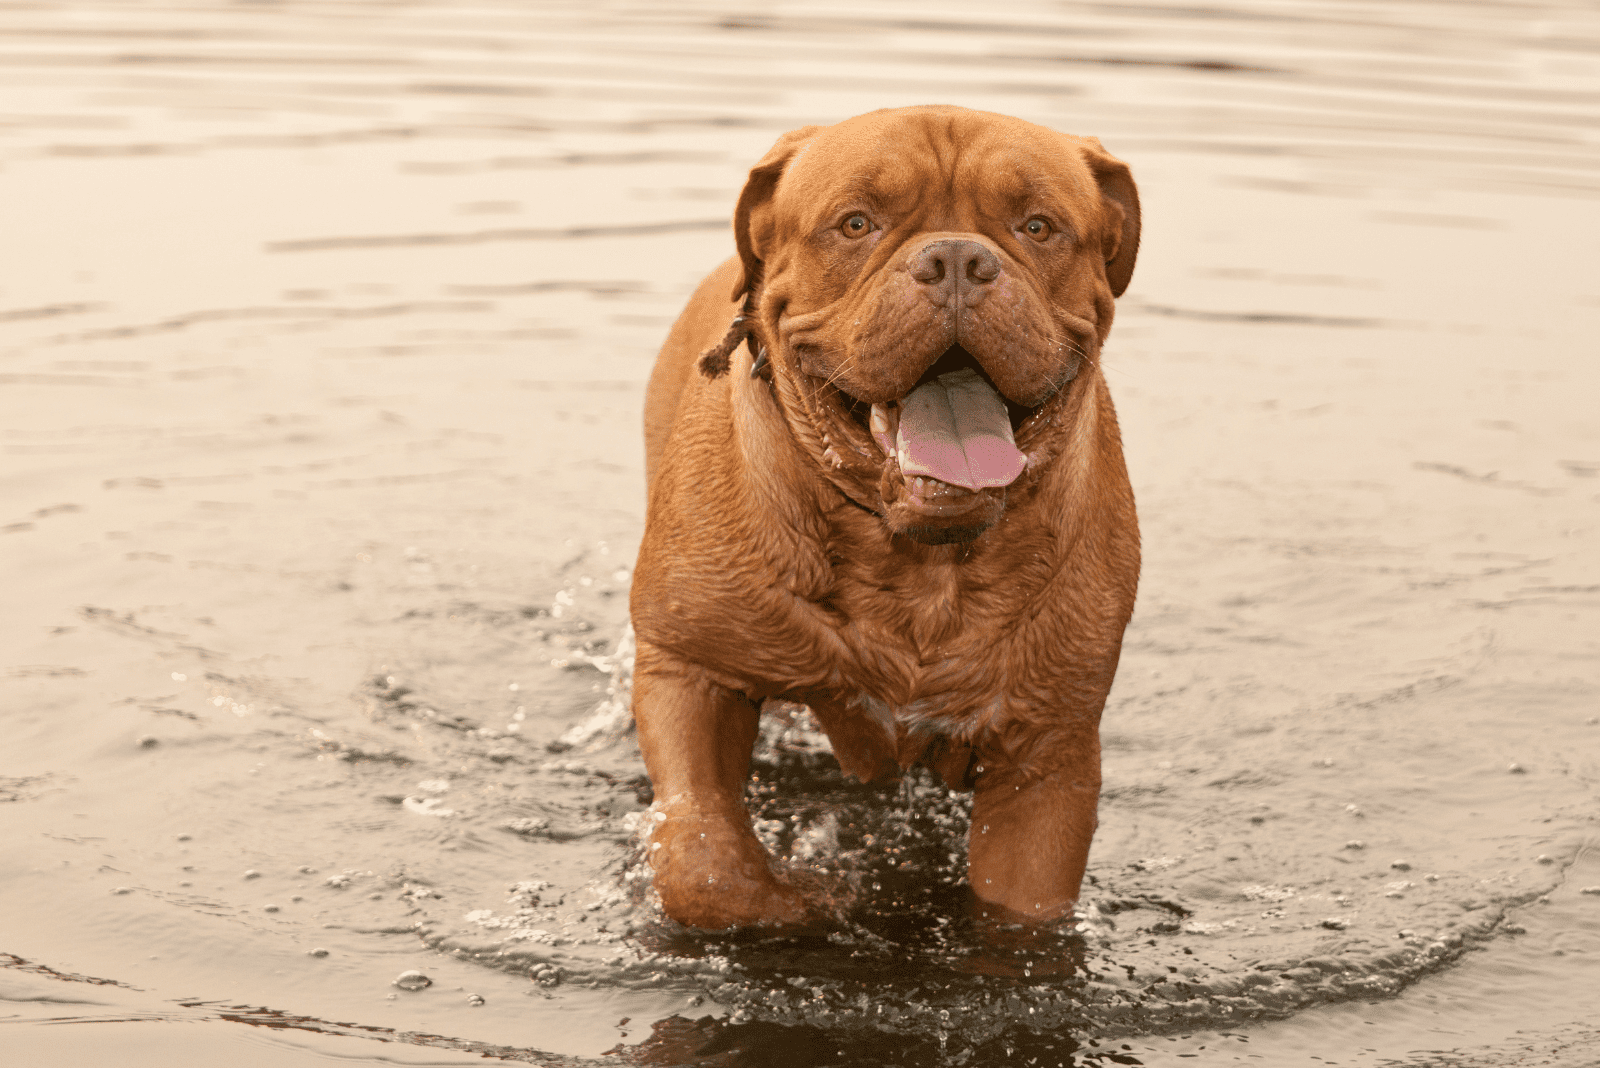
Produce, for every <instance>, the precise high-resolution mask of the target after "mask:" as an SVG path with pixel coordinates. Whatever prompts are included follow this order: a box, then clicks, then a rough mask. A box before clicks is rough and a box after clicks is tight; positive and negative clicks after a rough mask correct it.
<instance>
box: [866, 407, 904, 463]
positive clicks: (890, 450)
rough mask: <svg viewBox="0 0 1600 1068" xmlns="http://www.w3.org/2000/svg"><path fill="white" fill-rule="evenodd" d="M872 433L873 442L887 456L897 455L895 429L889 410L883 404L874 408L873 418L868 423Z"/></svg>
mask: <svg viewBox="0 0 1600 1068" xmlns="http://www.w3.org/2000/svg"><path fill="white" fill-rule="evenodd" d="M867 425H868V427H869V428H870V429H871V431H872V440H873V441H876V442H877V443H878V448H880V449H882V450H883V454H884V455H885V456H894V455H896V454H897V451H898V450H896V448H895V443H894V427H893V426H892V425H891V424H890V422H889V410H888V409H887V408H885V407H884V406H883V405H881V404H874V405H873V406H872V417H871V418H870V419H869V420H868V422H867Z"/></svg>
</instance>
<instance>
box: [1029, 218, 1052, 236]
mask: <svg viewBox="0 0 1600 1068" xmlns="http://www.w3.org/2000/svg"><path fill="white" fill-rule="evenodd" d="M1022 232H1023V233H1025V234H1027V235H1028V236H1029V237H1031V238H1033V239H1034V240H1035V241H1043V240H1044V239H1045V238H1047V237H1049V236H1050V234H1051V233H1052V231H1051V229H1050V223H1049V222H1048V221H1047V220H1045V219H1041V218H1039V217H1037V216H1035V217H1034V218H1032V219H1029V220H1028V221H1027V222H1025V223H1023V224H1022Z"/></svg>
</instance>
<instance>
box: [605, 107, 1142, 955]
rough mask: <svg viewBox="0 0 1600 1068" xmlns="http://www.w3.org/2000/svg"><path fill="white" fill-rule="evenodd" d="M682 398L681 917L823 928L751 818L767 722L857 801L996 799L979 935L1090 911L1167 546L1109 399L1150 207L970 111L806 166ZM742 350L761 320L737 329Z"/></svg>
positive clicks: (666, 546) (983, 825) (672, 899)
mask: <svg viewBox="0 0 1600 1068" xmlns="http://www.w3.org/2000/svg"><path fill="white" fill-rule="evenodd" d="M734 237H735V241H736V244H737V248H738V256H737V258H735V259H732V260H730V261H728V262H727V263H725V264H723V265H722V266H721V267H719V268H718V269H717V270H716V271H714V272H713V273H712V274H711V276H710V277H708V278H707V279H706V280H705V281H704V282H703V283H702V284H701V285H700V287H699V288H698V289H697V290H696V291H695V294H694V296H693V298H692V299H691V300H690V302H689V305H688V307H687V309H686V310H685V311H684V312H683V314H682V316H681V317H680V318H679V319H678V321H677V323H676V325H674V326H673V328H672V331H671V334H670V335H669V337H668V338H667V341H666V345H665V347H664V348H663V349H662V351H661V355H660V358H659V360H658V362H657V363H656V366H655V370H654V372H653V374H652V376H651V379H650V386H649V393H648V397H647V400H646V408H645V447H646V468H647V475H648V480H649V492H650V502H649V513H648V520H647V523H646V527H645V534H644V539H643V542H642V545H641V548H640V551H639V561H638V567H637V569H636V572H635V575H634V580H633V594H632V605H631V607H632V614H633V622H634V627H635V630H636V634H637V638H638V659H637V665H636V673H635V676H634V690H633V693H634V697H633V708H634V716H635V719H636V721H637V724H638V737H639V743H640V746H641V748H642V750H643V754H644V760H645V765H646V768H647V770H648V771H649V774H650V778H651V780H652V781H653V783H654V786H655V795H656V801H655V811H654V812H653V814H652V815H653V818H654V820H655V821H656V822H655V827H654V831H653V834H652V837H651V840H650V846H649V848H650V860H651V864H652V867H653V869H654V880H655V887H656V889H657V891H658V892H659V893H660V895H661V902H662V905H663V907H664V908H665V910H666V912H667V914H668V915H669V916H671V917H672V918H674V919H676V920H678V921H679V922H681V923H684V924H687V925H691V926H694V927H701V928H712V929H715V928H725V927H729V926H734V925H745V924H773V925H805V924H808V923H811V922H814V921H815V920H817V919H818V918H820V916H821V915H822V912H821V910H820V906H819V905H818V903H817V902H816V901H815V900H813V899H812V898H811V897H810V896H808V895H807V894H805V893H802V892H801V890H799V889H797V887H796V886H795V885H794V884H793V882H791V881H790V880H788V879H786V878H785V877H784V875H783V874H782V872H781V870H780V869H778V868H777V867H775V865H774V863H773V861H772V858H771V857H770V856H769V855H768V853H767V851H766V850H765V849H764V848H763V847H762V845H761V843H760V842H759V841H758V840H757V838H756V836H755V834H754V833H753V832H752V829H751V817H750V814H749V812H748V810H747V809H746V807H745V804H744V800H743V798H744V789H745V784H746V780H747V778H748V775H749V770H750V752H751V747H752V745H753V744H754V741H755V738H756V735H757V720H758V717H759V716H760V714H761V704H762V702H763V701H764V700H766V699H769V698H780V697H781V698H783V699H786V700H791V701H795V702H799V703H802V704H804V705H806V706H808V707H809V708H810V709H811V712H812V713H813V715H814V717H815V718H816V720H817V722H818V723H819V724H820V726H821V727H822V728H823V730H825V731H826V733H827V735H828V738H829V739H830V741H831V742H832V746H833V750H834V754H835V756H836V757H837V759H838V761H839V764H840V765H841V767H842V768H843V769H844V770H845V771H846V772H848V773H850V774H852V775H854V776H856V777H858V778H860V779H862V780H871V779H873V778H876V777H878V776H883V775H891V776H892V775H897V774H899V773H900V772H901V771H902V770H903V769H906V768H908V767H910V766H911V765H912V764H913V763H914V762H918V761H920V762H922V763H923V764H925V765H927V766H929V767H931V768H932V769H934V770H935V771H936V772H937V774H939V775H940V776H941V777H942V779H943V781H944V782H945V783H947V784H948V785H949V786H951V787H952V788H960V789H970V790H972V791H973V800H972V831H971V838H970V842H969V845H970V850H969V854H970V863H969V868H968V875H969V878H970V881H971V886H972V891H973V893H974V894H975V895H976V902H975V907H977V908H979V909H981V910H982V913H983V914H984V915H987V916H990V917H991V922H993V920H994V919H1001V920H1004V921H1007V922H1016V921H1022V922H1025V923H1026V922H1027V921H1033V922H1034V923H1046V922H1049V921H1054V920H1058V919H1061V918H1063V917H1068V916H1070V914H1071V912H1072V910H1073V907H1074V904H1075V902H1076V900H1077V897H1078V891H1079V885H1080V882H1081V881H1082V878H1083V872H1084V866H1085V863H1086V861H1087V857H1088V852H1089V841H1090V838H1091V837H1092V836H1093V834H1094V831H1095V826H1096V806H1097V802H1098V795H1099V791H1100V741H1099V721H1100V713H1101V709H1102V707H1103V705H1104V704H1105V699H1106V691H1107V690H1108V689H1109V688H1110V686H1111V679H1112V676H1113V674H1114V673H1115V671H1116V666H1117V657H1118V655H1119V653H1120V651H1121V646H1122V635H1123V628H1124V627H1125V626H1126V625H1127V622H1128V618H1129V616H1130V614H1131V613H1132V611H1133V601H1134V591H1135V588H1136V586H1137V584H1138V575H1139V533H1138V522H1137V518H1136V516H1135V513H1134V504H1133V494H1132V491H1131V490H1130V488H1129V485H1128V477H1127V472H1126V469H1125V467H1124V464H1123V458H1122V445H1121V438H1120V436H1119V434H1118V430H1117V420H1116V414H1115V412H1114V411H1113V409H1112V405H1111V397H1110V394H1109V393H1108V392H1107V388H1106V381H1105V378H1104V376H1103V375H1102V373H1101V367H1100V350H1101V345H1102V344H1103V343H1104V342H1105V339H1106V334H1107V332H1108V331H1109V330H1110V329H1111V319H1112V315H1113V309H1114V304H1113V299H1112V298H1114V297H1117V296H1120V295H1121V294H1122V292H1123V290H1124V289H1125V288H1126V287H1127V285H1128V279H1129V276H1130V275H1131V274H1132V272H1133V263H1134V257H1135V255H1136V253H1137V251H1138V246H1139V199H1138V194H1137V192H1136V191H1135V188H1134V184H1133V180H1132V179H1131V177H1130V176H1129V173H1128V168H1127V166H1126V165H1124V164H1123V163H1122V162H1120V161H1119V160H1117V159H1115V158H1114V157H1112V156H1111V155H1109V154H1108V153H1107V152H1106V151H1105V150H1104V148H1102V147H1101V145H1100V142H1099V141H1097V140H1095V139H1094V138H1086V137H1073V136H1068V135H1066V134H1061V133H1057V132H1055V131H1053V130H1049V129H1045V128H1043V127H1040V126H1036V125H1033V124H1032V123H1028V122H1024V121H1022V120H1020V119H1015V118H1008V117H1006V116H1002V115H995V114H989V113H985V112H979V111H969V110H967V109H964V108H958V107H943V106H940V107H915V108H904V109H898V110H888V111H876V112H872V113H870V114H867V115H862V116H859V117H857V118H853V119H850V120H848V121H845V122H841V123H839V124H838V125H835V126H825V127H824V126H808V127H805V128H804V129H800V130H795V131H794V132H792V133H789V134H785V135H784V136H783V137H781V138H779V139H778V142H777V144H775V145H774V146H773V147H772V150H771V151H770V152H768V153H767V155H766V156H765V157H763V158H762V160H761V161H760V162H759V163H757V164H756V166H755V168H754V169H753V170H751V171H750V176H749V180H748V182H747V183H746V184H745V187H744V190H743V192H742V193H741V194H740V197H739V201H738V208H737V210H736V212H735V216H734ZM730 324H731V325H730Z"/></svg>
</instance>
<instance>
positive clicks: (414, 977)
mask: <svg viewBox="0 0 1600 1068" xmlns="http://www.w3.org/2000/svg"><path fill="white" fill-rule="evenodd" d="M394 985H395V986H397V987H399V988H400V989H401V990H426V989H428V987H430V986H432V985H433V980H432V979H429V978H428V977H427V976H426V975H423V974H422V973H421V972H419V971H417V970H416V969H415V968H413V969H411V970H410V971H406V972H401V973H400V974H399V975H397V976H395V980H394Z"/></svg>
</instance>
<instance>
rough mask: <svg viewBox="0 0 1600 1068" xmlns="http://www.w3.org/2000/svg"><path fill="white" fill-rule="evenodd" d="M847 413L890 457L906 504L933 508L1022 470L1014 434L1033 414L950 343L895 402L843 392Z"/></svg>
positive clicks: (1003, 482) (996, 485) (1023, 459)
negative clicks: (858, 397)
mask: <svg viewBox="0 0 1600 1068" xmlns="http://www.w3.org/2000/svg"><path fill="white" fill-rule="evenodd" d="M839 399H840V400H841V401H842V402H845V404H846V408H847V410H848V412H849V414H850V417H851V419H852V421H853V422H855V423H856V425H857V426H859V427H861V428H862V429H865V430H866V431H867V432H868V434H869V435H870V437H871V439H872V440H873V442H875V443H876V444H877V446H878V448H879V449H880V450H881V451H882V453H883V455H884V457H885V459H886V460H889V459H892V460H894V461H895V462H896V464H897V465H898V467H899V470H900V474H901V475H902V476H903V478H904V481H905V488H906V493H907V497H908V498H909V503H911V504H912V505H913V506H915V507H917V509H918V510H919V511H922V510H928V511H929V512H931V513H934V514H937V513H940V512H944V511H946V510H947V506H955V507H956V510H959V506H960V503H961V499H962V498H965V497H969V496H971V495H973V494H976V493H980V492H981V491H983V490H988V489H1002V488H1004V487H1006V486H1009V485H1010V484H1011V483H1013V482H1015V481H1016V479H1017V478H1018V476H1020V475H1021V474H1022V472H1023V471H1024V470H1025V469H1026V467H1027V464H1028V458H1027V456H1026V455H1025V454H1024V453H1023V452H1022V450H1021V449H1019V448H1018V447H1017V444H1016V432H1017V431H1018V430H1019V429H1021V428H1022V426H1023V425H1024V424H1025V423H1026V421H1027V420H1028V419H1029V417H1031V416H1032V415H1033V414H1035V413H1036V412H1037V411H1038V410H1039V409H1038V408H1029V407H1026V406H1024V405H1020V404H1016V403H1014V402H1011V401H1008V400H1006V398H1005V397H1003V396H1002V395H1001V394H1000V392H999V391H998V390H996V389H995V388H994V385H993V383H992V382H990V381H989V378H988V376H987V375H985V374H984V372H983V369H982V368H981V367H980V366H979V365H978V362H977V361H976V360H975V359H974V358H973V357H972V356H971V355H970V354H969V353H968V352H967V351H966V350H965V349H964V348H962V347H961V346H959V345H956V346H952V347H951V348H950V349H948V350H946V351H945V353H944V354H943V355H942V356H940V358H939V359H938V360H936V361H935V362H934V364H933V366H931V367H929V368H928V370H927V371H926V372H925V373H924V374H923V376H922V377H921V378H920V379H919V380H918V381H917V383H916V384H915V385H914V386H913V387H912V388H911V390H910V391H909V392H908V393H906V395H905V396H903V397H901V398H900V399H899V400H896V401H887V402H884V403H881V404H867V403H866V402H864V401H860V400H856V399H854V398H852V397H850V396H849V395H848V394H841V395H840V397H839Z"/></svg>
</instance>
